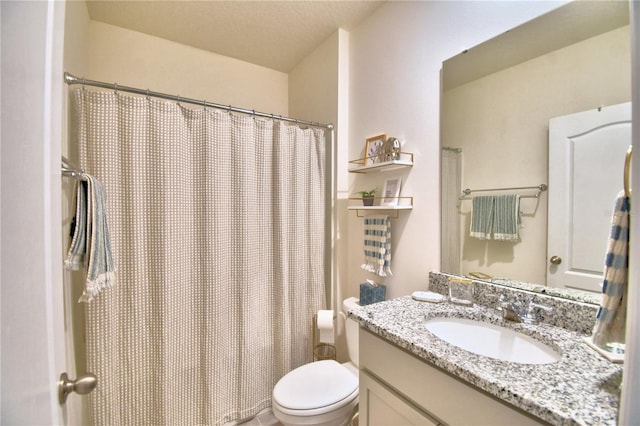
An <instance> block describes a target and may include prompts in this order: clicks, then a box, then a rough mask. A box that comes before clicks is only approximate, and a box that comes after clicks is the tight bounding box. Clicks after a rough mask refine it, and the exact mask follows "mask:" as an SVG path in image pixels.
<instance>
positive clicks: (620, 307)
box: [593, 191, 631, 351]
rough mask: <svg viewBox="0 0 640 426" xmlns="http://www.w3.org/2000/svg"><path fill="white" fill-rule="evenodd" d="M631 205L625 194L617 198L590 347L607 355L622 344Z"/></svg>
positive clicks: (623, 337)
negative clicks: (605, 351) (599, 303)
mask: <svg viewBox="0 0 640 426" xmlns="http://www.w3.org/2000/svg"><path fill="white" fill-rule="evenodd" d="M630 210H631V202H630V200H629V197H627V196H626V194H625V192H624V191H621V192H620V193H619V194H618V197H617V198H616V202H615V206H614V210H613V215H612V217H611V233H610V235H609V242H608V244H607V254H606V256H605V269H604V280H603V282H602V302H601V305H600V308H599V309H598V312H597V314H596V325H595V327H594V329H593V343H594V344H596V345H597V346H598V347H600V348H601V349H604V350H608V351H615V350H616V347H615V345H611V344H612V343H620V342H624V341H625V323H626V315H627V312H626V304H627V303H626V300H625V297H626V291H627V279H628V274H627V272H628V267H629V214H630Z"/></svg>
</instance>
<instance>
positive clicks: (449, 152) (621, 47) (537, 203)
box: [441, 1, 631, 297]
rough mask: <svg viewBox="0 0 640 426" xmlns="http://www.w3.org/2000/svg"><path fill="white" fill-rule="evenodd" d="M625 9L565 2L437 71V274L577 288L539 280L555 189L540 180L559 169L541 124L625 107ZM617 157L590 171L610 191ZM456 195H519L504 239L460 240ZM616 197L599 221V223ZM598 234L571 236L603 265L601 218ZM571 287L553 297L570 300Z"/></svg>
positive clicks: (463, 235)
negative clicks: (512, 227)
mask: <svg viewBox="0 0 640 426" xmlns="http://www.w3.org/2000/svg"><path fill="white" fill-rule="evenodd" d="M628 8H629V5H628V3H627V2H618V1H574V2H571V3H567V4H565V5H563V6H561V7H559V8H557V9H555V10H553V11H551V12H549V13H547V14H545V15H542V16H540V17H538V18H536V19H534V20H532V21H529V22H527V23H525V24H523V25H521V26H519V27H517V28H514V29H512V30H510V31H507V32H506V33H503V34H501V35H500V36H498V37H496V38H493V39H491V40H489V41H487V42H485V43H482V44H480V45H478V46H476V47H473V48H470V49H468V50H466V51H465V52H463V53H461V54H459V55H457V56H454V57H452V58H450V59H448V60H446V61H445V62H444V63H443V69H442V85H441V86H442V94H441V95H442V96H441V99H442V102H441V153H442V158H441V182H442V187H441V206H442V212H441V215H442V224H441V225H442V226H441V229H442V233H441V235H442V237H441V252H442V259H441V271H442V272H447V273H453V274H461V275H469V274H470V273H476V272H479V273H481V274H484V275H483V276H484V277H485V279H487V280H491V281H492V282H494V283H507V284H508V283H511V282H514V283H515V282H517V283H522V282H524V283H533V284H535V285H537V286H544V287H548V286H549V285H551V286H552V287H569V288H572V289H579V288H581V285H575V286H574V285H566V286H565V285H563V284H549V283H548V280H547V278H548V277H549V275H550V274H551V273H553V272H554V268H555V267H556V265H555V264H554V263H552V262H550V261H549V258H550V257H552V256H553V254H552V253H547V233H548V228H549V223H550V218H551V219H554V218H555V216H557V215H558V214H559V213H558V212H557V211H554V210H549V193H550V192H551V191H553V190H554V189H556V190H557V189H558V188H549V190H548V191H547V190H543V191H539V189H538V187H539V185H541V184H544V185H546V184H548V182H549V175H550V170H549V168H550V167H551V168H553V169H554V170H555V171H556V172H557V170H558V169H565V168H567V167H570V166H564V165H555V164H556V163H554V162H550V161H549V160H550V158H549V155H550V150H549V143H550V142H549V122H550V120H551V119H554V118H555V117H562V116H567V115H571V114H574V113H578V112H584V111H599V110H606V109H607V108H609V107H611V106H614V105H618V104H622V103H626V102H629V101H630V99H631V76H630V69H631V63H630V56H631V52H630V29H629V10H628ZM624 161H625V158H624V155H620V156H612V158H611V159H610V160H609V159H608V160H606V163H603V162H602V161H601V162H600V164H597V165H594V166H593V167H594V169H593V170H594V175H595V174H596V173H601V170H605V171H607V173H609V172H611V173H613V174H615V176H619V185H618V186H619V188H620V189H621V188H622V185H623V182H622V176H623V168H624ZM550 164H551V165H550ZM616 179H617V178H616ZM529 187H530V189H519V188H529ZM466 188H469V189H471V190H472V191H484V190H485V189H509V190H507V191H493V192H492V191H489V192H483V193H482V194H506V193H517V194H518V195H520V196H521V199H520V208H519V210H520V212H521V227H520V228H519V237H518V240H517V241H516V242H505V241H494V240H480V239H477V238H472V237H470V235H469V229H470V220H471V210H472V198H473V195H475V194H473V193H472V194H470V195H468V196H466V197H463V193H462V191H463V190H464V189H466ZM513 188H516V189H513ZM536 195H538V196H537V197H536ZM616 195H617V193H616V192H615V191H614V192H613V193H612V194H611V195H610V199H611V202H610V205H609V206H608V208H607V210H608V211H606V212H602V211H601V212H600V214H604V215H605V216H606V217H609V218H610V215H611V209H612V207H613V202H614V199H615V197H616ZM555 196H557V193H556V195H555ZM461 197H463V199H460V198H461ZM554 209H555V208H554ZM594 210H596V209H594ZM600 210H602V209H600ZM554 215H555V216H554ZM602 228H603V229H597V230H590V231H589V232H586V233H585V234H586V235H582V236H583V237H584V238H582V239H581V241H582V243H581V244H583V245H584V244H593V245H594V247H595V248H594V250H596V251H598V252H601V253H602V257H601V258H602V262H604V255H605V251H606V244H607V235H608V232H609V229H608V221H607V225H603V226H602ZM572 289H569V290H565V289H563V290H562V291H560V292H558V293H559V295H568V297H571V295H572V293H573V292H576V294H580V293H581V292H580V291H579V290H572ZM591 290H592V291H594V290H593V289H591ZM580 296H582V294H580Z"/></svg>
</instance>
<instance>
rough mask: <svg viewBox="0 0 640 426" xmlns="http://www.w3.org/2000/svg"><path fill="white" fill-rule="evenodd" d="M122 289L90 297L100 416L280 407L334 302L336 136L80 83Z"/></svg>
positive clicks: (127, 419)
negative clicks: (282, 386)
mask: <svg viewBox="0 0 640 426" xmlns="http://www.w3.org/2000/svg"><path fill="white" fill-rule="evenodd" d="M72 98H73V106H74V108H75V112H76V113H77V114H76V119H77V123H78V129H77V130H78V148H79V153H80V162H81V166H82V167H83V168H85V170H86V171H87V172H88V173H90V174H93V175H94V176H96V177H97V178H98V179H99V180H101V181H102V183H103V184H104V185H105V187H106V190H107V211H108V220H109V227H110V232H111V238H112V245H113V250H114V257H115V262H116V266H117V273H116V274H117V282H116V285H115V286H114V287H113V288H111V289H108V290H106V291H104V292H103V293H101V294H100V295H99V296H98V297H97V298H96V299H95V300H94V301H93V302H91V303H90V304H87V310H86V312H87V320H86V321H87V336H86V337H87V353H88V360H87V368H88V370H89V371H92V372H94V373H95V374H96V375H97V376H98V380H99V385H98V387H97V388H96V390H95V391H94V392H93V393H92V394H91V395H90V396H89V398H90V411H91V416H92V419H93V422H94V423H96V424H102V425H134V424H135V425H142V424H147V425H148V424H153V425H163V424H164V425H196V424H198V425H213V424H222V423H225V422H229V421H233V420H239V419H244V418H247V417H250V416H253V415H255V414H256V413H257V412H258V411H260V410H262V409H264V408H267V407H269V406H270V404H271V392H272V389H273V386H274V384H275V383H276V381H277V380H278V379H279V378H280V377H281V376H282V375H284V374H285V373H287V372H288V371H289V370H291V369H293V368H295V367H297V366H299V365H301V364H303V363H305V362H308V361H310V360H311V354H310V352H311V324H312V316H313V314H314V313H315V312H316V311H317V310H318V309H321V308H322V307H323V304H324V300H325V299H324V269H323V268H324V266H323V258H324V211H325V209H324V152H325V151H324V149H325V147H324V143H325V140H324V131H323V130H321V129H301V128H299V127H296V126H288V125H285V124H284V123H282V122H278V121H271V120H263V119H258V118H256V117H252V116H243V115H235V114H231V113H228V112H224V111H219V110H214V109H204V108H197V107H196V108H188V107H185V106H181V105H179V104H176V103H175V102H169V101H162V100H158V99H147V98H144V97H134V96H129V95H125V94H121V93H114V92H99V91H91V90H87V89H83V88H76V89H74V90H73V92H72Z"/></svg>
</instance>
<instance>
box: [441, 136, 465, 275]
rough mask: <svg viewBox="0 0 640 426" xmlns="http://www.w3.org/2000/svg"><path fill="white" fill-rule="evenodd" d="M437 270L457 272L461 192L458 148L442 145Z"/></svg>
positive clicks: (458, 264)
mask: <svg viewBox="0 0 640 426" xmlns="http://www.w3.org/2000/svg"><path fill="white" fill-rule="evenodd" d="M440 167H441V173H440V176H441V177H442V178H441V181H440V204H441V210H440V215H441V218H440V225H441V226H440V228H441V231H440V232H442V235H441V237H440V252H441V253H442V255H441V265H440V267H441V270H442V271H446V272H449V273H451V274H459V273H460V245H461V230H460V229H461V226H462V225H461V223H460V220H461V219H460V211H459V208H460V199H459V198H458V197H460V195H461V193H462V151H461V150H459V149H455V148H454V149H451V148H445V147H443V148H442V149H441V161H440Z"/></svg>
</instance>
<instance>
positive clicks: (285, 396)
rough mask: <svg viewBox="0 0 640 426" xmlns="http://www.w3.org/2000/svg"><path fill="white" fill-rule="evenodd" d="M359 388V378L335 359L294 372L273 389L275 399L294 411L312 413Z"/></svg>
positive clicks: (303, 367) (307, 365)
mask: <svg viewBox="0 0 640 426" xmlns="http://www.w3.org/2000/svg"><path fill="white" fill-rule="evenodd" d="M357 389H358V378H357V377H356V376H355V375H354V374H353V373H351V372H350V371H349V370H348V369H347V368H346V367H344V366H342V365H341V364H339V363H337V362H336V361H333V360H325V361H318V362H312V363H310V364H305V365H303V366H302V367H298V368H296V369H295V370H292V371H291V372H289V373H288V374H287V375H285V376H284V377H283V378H281V379H280V381H279V382H278V383H277V384H276V386H275V387H274V388H273V398H274V399H275V400H276V402H277V403H278V404H280V405H281V406H283V407H285V408H289V409H291V410H311V409H314V408H321V407H325V406H328V405H332V404H335V403H337V402H339V401H341V400H343V399H345V398H347V397H348V396H349V395H351V394H353V392H354V391H356V390H357Z"/></svg>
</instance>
